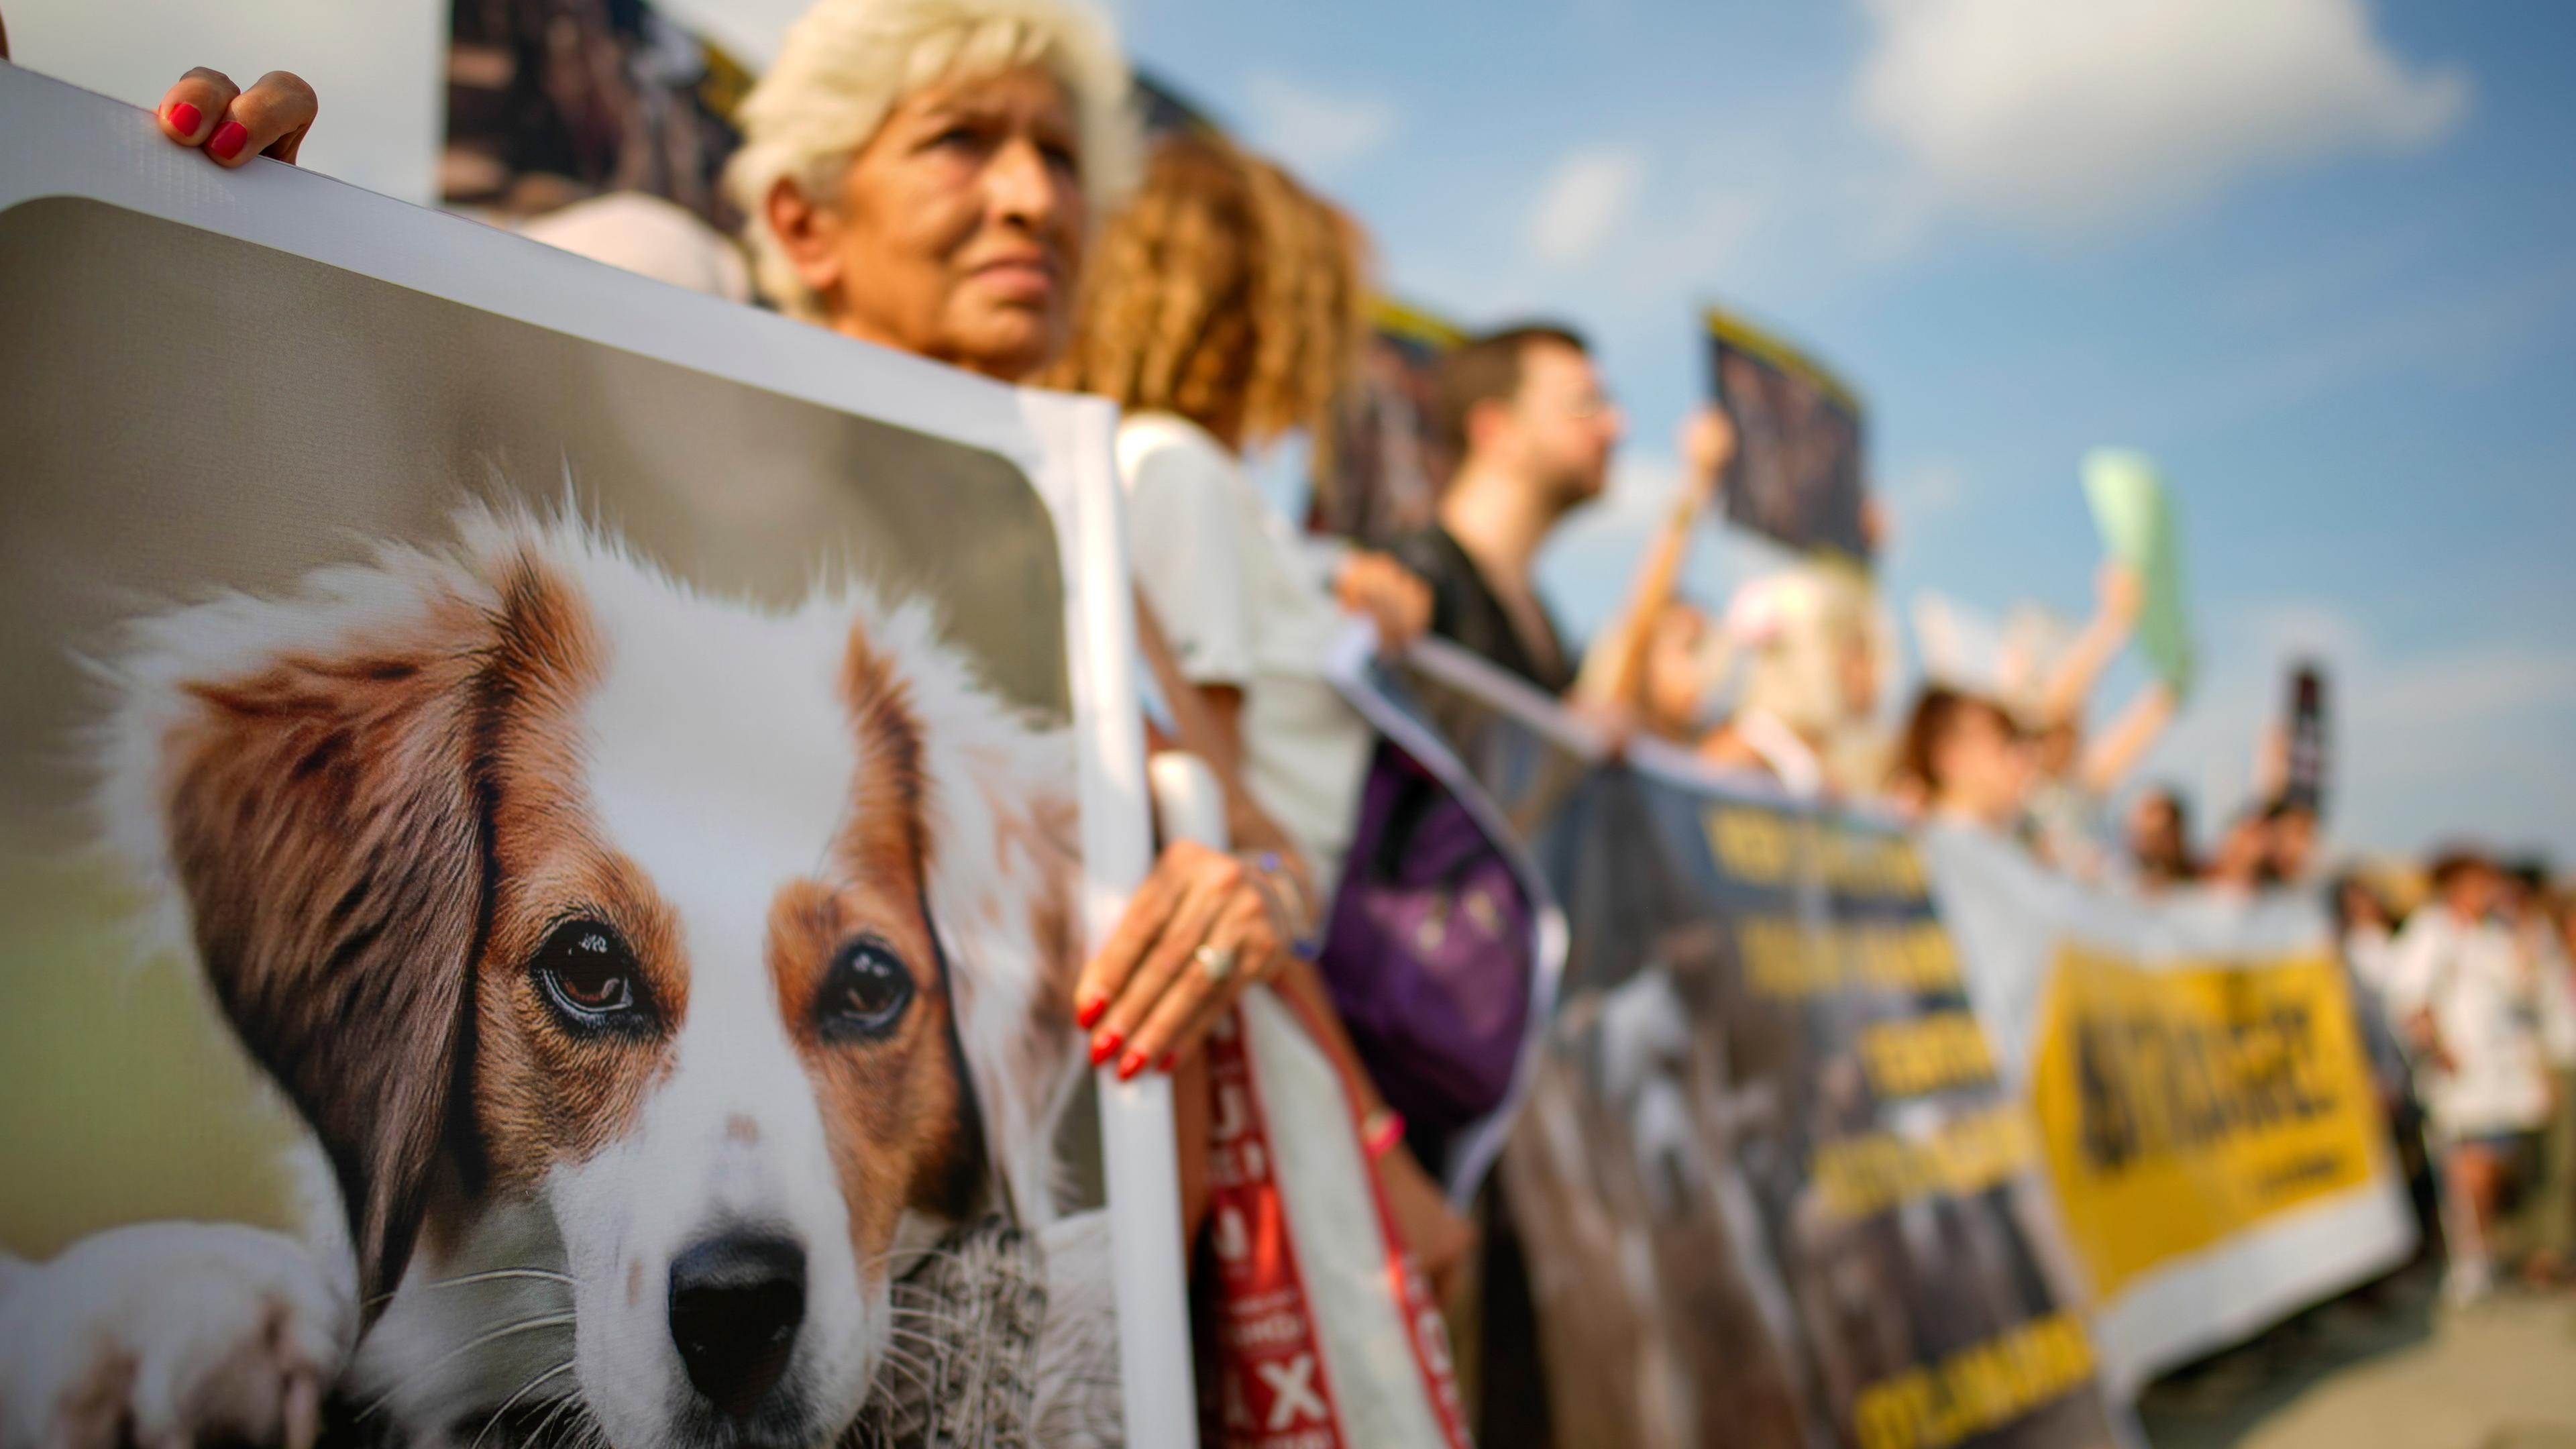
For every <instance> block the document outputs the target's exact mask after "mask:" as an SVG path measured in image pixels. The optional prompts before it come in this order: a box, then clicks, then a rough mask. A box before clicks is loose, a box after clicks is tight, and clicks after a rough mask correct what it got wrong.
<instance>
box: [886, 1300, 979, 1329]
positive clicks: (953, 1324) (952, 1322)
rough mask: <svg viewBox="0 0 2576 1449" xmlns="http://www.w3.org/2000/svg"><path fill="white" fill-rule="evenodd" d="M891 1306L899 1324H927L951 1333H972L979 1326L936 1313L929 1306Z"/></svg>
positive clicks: (951, 1315) (955, 1317) (946, 1314)
mask: <svg viewBox="0 0 2576 1449" xmlns="http://www.w3.org/2000/svg"><path fill="white" fill-rule="evenodd" d="M932 1301H933V1302H936V1301H937V1300H935V1299H934V1300H932ZM890 1306H891V1307H892V1308H893V1309H894V1314H893V1317H894V1321H895V1322H897V1323H903V1322H907V1321H908V1322H913V1323H920V1324H926V1325H928V1326H929V1327H932V1328H944V1329H947V1330H948V1331H949V1332H951V1333H972V1332H974V1331H975V1329H976V1326H977V1325H975V1324H973V1323H971V1322H968V1321H967V1320H965V1319H962V1318H959V1317H957V1316H956V1315H955V1314H951V1313H940V1312H936V1311H934V1310H933V1309H932V1308H931V1307H930V1306H929V1305H927V1304H909V1303H896V1304H892V1305H890Z"/></svg>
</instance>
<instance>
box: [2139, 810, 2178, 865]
mask: <svg viewBox="0 0 2576 1449" xmlns="http://www.w3.org/2000/svg"><path fill="white" fill-rule="evenodd" d="M2129 849H2130V852H2131V853H2132V854H2134V855H2136V856H2137V857H2138V858H2139V859H2141V860H2166V859H2170V858H2172V857H2174V856H2176V855H2178V854H2180V853H2181V850H2182V821H2181V819H2180V818H2179V817H2178V816H2177V815H2176V814H2175V813H2174V807H2173V802H2172V801H2171V800H2168V799H2166V798H2165V797H2164V796H2162V795H2147V796H2143V797H2141V798H2140V799H2139V801H2138V803H2137V804H2136V805H2134V806H2131V807H2130V810H2129Z"/></svg>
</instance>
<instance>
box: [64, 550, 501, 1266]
mask: <svg viewBox="0 0 2576 1449" xmlns="http://www.w3.org/2000/svg"><path fill="white" fill-rule="evenodd" d="M506 592H507V591H506V589H505V590H493V589H491V588H489V587H487V586H486V585H484V584H483V583H482V582H481V581H480V580H478V579H477V578H476V577H475V576H474V573H473V571H471V570H469V569H468V568H466V567H465V566H462V565H457V564H450V563H445V562H442V561H436V560H431V559H427V558H424V557H421V556H419V555H408V554H406V555H399V556H395V555H389V556H388V557H387V558H386V559H384V560H383V561H382V563H381V565H380V567H379V568H377V569H374V570H333V571H327V572H325V573H323V574H320V575H316V576H315V577H314V578H313V579H312V580H309V581H308V590H307V592H306V594H305V595H304V596H302V597H300V598H296V599H291V600H287V601H282V602H265V601H257V600H249V599H241V598H235V599H228V600H225V601H223V602H221V603H217V604H211V605H206V606H203V607H201V608H197V609H191V610H186V611H182V612H180V613H177V614H173V615H169V616H165V617H163V618H160V619H156V620H151V621H147V622H146V623H144V624H142V625H140V626H138V628H137V641H138V644H139V648H138V651H137V652H136V653H134V654H132V655H130V656H129V657H128V659H127V661H126V663H127V665H128V668H129V671H130V675H131V687H132V690H133V693H132V695H131V696H130V698H129V699H128V701H127V708H126V713H125V715H124V717H123V718H122V720H121V721H120V730H119V738H118V740H117V742H116V749H115V758H114V761H113V766H112V770H111V779H110V781H109V792H108V799H107V805H108V809H109V811H110V820H109V825H110V828H111V830H112V831H113V832H115V833H116V834H117V835H118V836H120V837H122V838H123V839H124V840H125V841H126V842H127V843H128V846H129V849H133V848H136V847H140V848H142V849H145V850H147V851H149V852H150V853H151V854H153V855H156V856H157V857H158V862H159V864H160V865H161V866H162V867H163V868H164V869H165V870H166V872H167V874H168V877H169V879H170V880H171V881H172V882H173V883H174V884H175V885H176V887H177V889H178V892H179V895H180V897H181V899H182V901H183V903H184V905H185V908H186V922H185V929H186V931H187V933H188V936H189V938H190V940H191V942H192V944H193V945H194V946H195V948H196V953H197V956H198V959H199V961H200V963H201V965H202V968H203V971H204V974H205V979H206V982H207V984H208V986H209V987H210V988H211V989H212V991H213V994H214V996H215V999H216V1000H217V1002H218V1003H219V1004H220V1005H221V1007H222V1009H223V1011H224V1013H225V1015H226V1016H227V1017H228V1018H229V1019H230V1021H231V1023H232V1025H233V1027H234V1030H235V1031H236V1033H237V1034H238V1035H239V1037H240V1038H241V1040H242V1042H243V1044H244V1045H245V1046H246V1047H247V1048H248V1049H249V1051H250V1053H251V1055H252V1056H253V1057H254V1058H256V1059H257V1060H258V1062H259V1063H260V1065H261V1066H262V1067H263V1068H265V1069H266V1070H267V1072H268V1073H269V1074H270V1075H271V1076H272V1077H273V1078H275V1080H276V1081H277V1082H278V1084H279V1085H280V1086H281V1087H283V1088H284V1089H285V1092H286V1094H287V1096H288V1097H289V1098H290V1099H291V1100H292V1101H293V1103H294V1105H295V1106H296V1107H297V1109H298V1110H299V1111H300V1112H301V1113H302V1115H303V1117H304V1119H305V1120H306V1122H307V1123H309V1124H310V1125H311V1127H312V1128H313V1130H314V1132H315V1133H316V1135H317V1136H318V1137H319V1138H320V1140H321V1143H322V1146H323V1148H324V1150H325V1151H326V1152H327V1153H328V1154H329V1156H330V1158H331V1162H332V1166H333V1169H334V1170H335V1172H336V1174H337V1176H338V1178H339V1184H340V1190H341V1195H342V1198H343V1200H344V1202H345V1203H346V1206H347V1209H348V1215H349V1228H350V1232H351V1237H352V1245H353V1246H354V1247H355V1249H356V1251H357V1255H358V1270H359V1281H360V1284H361V1289H360V1291H361V1294H362V1296H363V1298H364V1300H366V1301H373V1300H374V1299H375V1298H376V1297H377V1295H379V1294H382V1293H384V1292H386V1291H387V1290H389V1289H390V1288H391V1287H392V1286H393V1284H394V1283H396V1282H398V1281H399V1280H400V1276H401V1273H402V1269H403V1265H404V1263H405V1262H406V1261H407V1260H408V1259H409V1257H410V1254H411V1249H412V1244H413V1240H414V1238H415V1236H416V1234H417V1233H418V1231H419V1227H420V1223H421V1215H422V1210H423V1204H424V1199H425V1197H426V1195H427V1188H428V1182H429V1176H430V1173H431V1169H432V1167H433V1164H434V1163H435V1162H436V1160H437V1157H438V1154H439V1151H440V1143H441V1138H442V1134H443V1132H444V1130H445V1127H446V1124H447V1121H448V1114H449V1108H450V1104H451V1101H452V1100H453V1099H454V1097H455V1094H456V1093H457V1091H458V1087H457V1083H458V1082H459V1081H460V1080H461V1079H462V1076H463V1073H464V1071H465V1068H466V1062H465V1060H464V1052H463V1050H462V1047H463V1043H464V1040H465V1033H466V1031H467V1025H466V1023H467V1017H466V1012H467V1010H468V999H469V992H470V983H471V981H472V978H473V967H474V957H475V953H476V951H477V948H478V944H479V942H478V937H479V934H480V931H481V929H482V925H481V922H482V917H483V914H484V896H485V886H484V877H485V861H486V843H485V841H484V839H483V827H482V817H483V811H482V810H481V809H480V807H479V804H478V801H477V798H476V785H475V779H476V753H477V748H478V736H479V734H480V732H481V718H480V717H481V716H482V714H483V713H484V712H485V710H486V709H487V707H488V703H489V701H488V696H489V694H490V689H489V684H488V677H487V676H488V674H489V672H490V671H491V668H492V660H493V658H494V657H495V655H496V654H497V653H499V652H502V651H501V650H500V649H499V648H498V646H499V645H500V643H501V642H502V637H503V635H504V634H505V633H506V618H507V616H508V614H509V612H510V609H509V605H508V602H507V600H506V599H505V598H504V597H502V595H503V594H505V593H506Z"/></svg>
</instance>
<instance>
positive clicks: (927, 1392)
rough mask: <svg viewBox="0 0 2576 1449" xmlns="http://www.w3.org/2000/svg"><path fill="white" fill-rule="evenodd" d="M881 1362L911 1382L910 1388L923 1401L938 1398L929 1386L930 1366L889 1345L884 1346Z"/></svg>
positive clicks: (936, 1393) (936, 1392)
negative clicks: (918, 1391) (917, 1390)
mask: <svg viewBox="0 0 2576 1449" xmlns="http://www.w3.org/2000/svg"><path fill="white" fill-rule="evenodd" d="M883 1362H884V1364H885V1366H886V1367H888V1368H891V1369H894V1370H896V1371H898V1372H900V1373H901V1374H902V1375H903V1376H904V1377H905V1378H907V1379H910V1380H912V1386H913V1387H914V1388H916V1389H919V1390H920V1391H921V1396H922V1397H923V1398H924V1399H932V1398H936V1397H937V1396H938V1391H937V1390H935V1389H933V1388H932V1387H931V1384H930V1366H929V1365H928V1364H925V1363H921V1362H920V1361H918V1360H916V1359H914V1358H913V1357H912V1355H910V1354H907V1353H905V1352H904V1351H903V1350H901V1349H899V1348H896V1347H895V1346H894V1345H893V1344H890V1343H889V1344H887V1345H886V1346H885V1358H884V1360H883Z"/></svg>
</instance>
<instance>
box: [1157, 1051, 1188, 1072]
mask: <svg viewBox="0 0 2576 1449" xmlns="http://www.w3.org/2000/svg"><path fill="white" fill-rule="evenodd" d="M1180 1064H1181V1054H1180V1053H1179V1052H1165V1053H1163V1059H1162V1060H1161V1061H1159V1062H1156V1063H1154V1070H1156V1071H1158V1072H1161V1073H1162V1074H1163V1075H1164V1076H1167V1077H1168V1076H1170V1075H1171V1074H1172V1072H1173V1069H1175V1068H1177V1067H1178V1066H1180Z"/></svg>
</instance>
